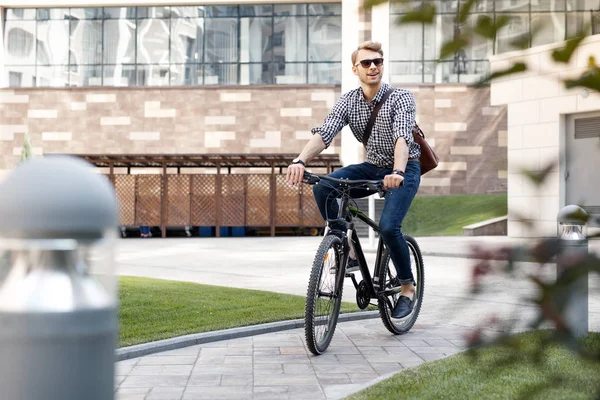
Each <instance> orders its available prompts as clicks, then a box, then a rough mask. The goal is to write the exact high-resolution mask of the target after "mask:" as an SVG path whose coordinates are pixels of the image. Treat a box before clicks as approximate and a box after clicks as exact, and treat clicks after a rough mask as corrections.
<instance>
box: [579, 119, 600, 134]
mask: <svg viewBox="0 0 600 400" xmlns="http://www.w3.org/2000/svg"><path fill="white" fill-rule="evenodd" d="M595 137H600V117H593V118H578V119H576V120H575V139H589V138H595Z"/></svg>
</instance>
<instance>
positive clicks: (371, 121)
mask: <svg viewBox="0 0 600 400" xmlns="http://www.w3.org/2000/svg"><path fill="white" fill-rule="evenodd" d="M393 91H394V88H391V89H390V90H388V91H387V92H385V94H384V95H383V97H382V98H381V100H379V103H377V105H376V106H375V108H374V109H373V112H372V113H371V118H370V119H369V122H368V123H367V127H366V128H365V133H364V134H363V137H362V142H363V145H364V146H365V147H367V143H368V142H369V136H371V130H372V129H373V125H374V124H375V119H377V114H378V113H379V109H380V108H381V106H382V105H383V103H385V101H386V100H387V98H388V97H389V96H390V94H392V92H393Z"/></svg>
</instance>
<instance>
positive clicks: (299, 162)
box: [292, 157, 306, 167]
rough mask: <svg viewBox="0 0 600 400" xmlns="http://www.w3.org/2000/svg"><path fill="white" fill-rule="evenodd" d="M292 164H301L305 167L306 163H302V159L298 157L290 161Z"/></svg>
mask: <svg viewBox="0 0 600 400" xmlns="http://www.w3.org/2000/svg"><path fill="white" fill-rule="evenodd" d="M292 164H302V165H303V166H305V167H306V163H305V162H304V161H302V159H301V158H300V157H296V158H294V159H293V160H292Z"/></svg>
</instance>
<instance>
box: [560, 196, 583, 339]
mask: <svg viewBox="0 0 600 400" xmlns="http://www.w3.org/2000/svg"><path fill="white" fill-rule="evenodd" d="M587 218H588V215H587V213H586V212H585V210H583V209H582V208H581V207H578V206H575V205H568V206H566V207H563V208H562V209H561V210H560V211H559V212H558V217H557V222H558V228H559V229H558V238H559V239H560V244H561V252H560V254H559V255H558V256H557V260H556V267H557V276H560V275H561V274H563V273H564V272H566V269H567V266H566V264H567V262H568V259H569V258H571V257H581V256H586V255H587V254H588V241H587V237H586V234H585V228H586V221H587ZM565 290H566V291H567V292H566V293H564V294H565V296H566V298H567V302H566V305H565V309H564V316H565V318H566V321H567V325H568V326H569V328H570V329H571V331H572V333H573V335H574V336H576V337H582V336H586V335H587V334H588V329H589V325H588V276H587V275H585V276H583V277H581V278H580V279H578V280H577V281H575V282H574V283H573V284H571V285H570V286H569V287H567V288H565Z"/></svg>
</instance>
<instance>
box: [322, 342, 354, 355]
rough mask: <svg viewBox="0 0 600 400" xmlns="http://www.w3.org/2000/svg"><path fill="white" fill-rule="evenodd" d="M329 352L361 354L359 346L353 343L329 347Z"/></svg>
mask: <svg viewBox="0 0 600 400" xmlns="http://www.w3.org/2000/svg"><path fill="white" fill-rule="evenodd" d="M327 352H328V353H330V354H335V355H338V354H360V350H359V349H358V348H356V346H354V345H353V344H350V345H347V346H342V345H336V346H330V347H329V349H327Z"/></svg>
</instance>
